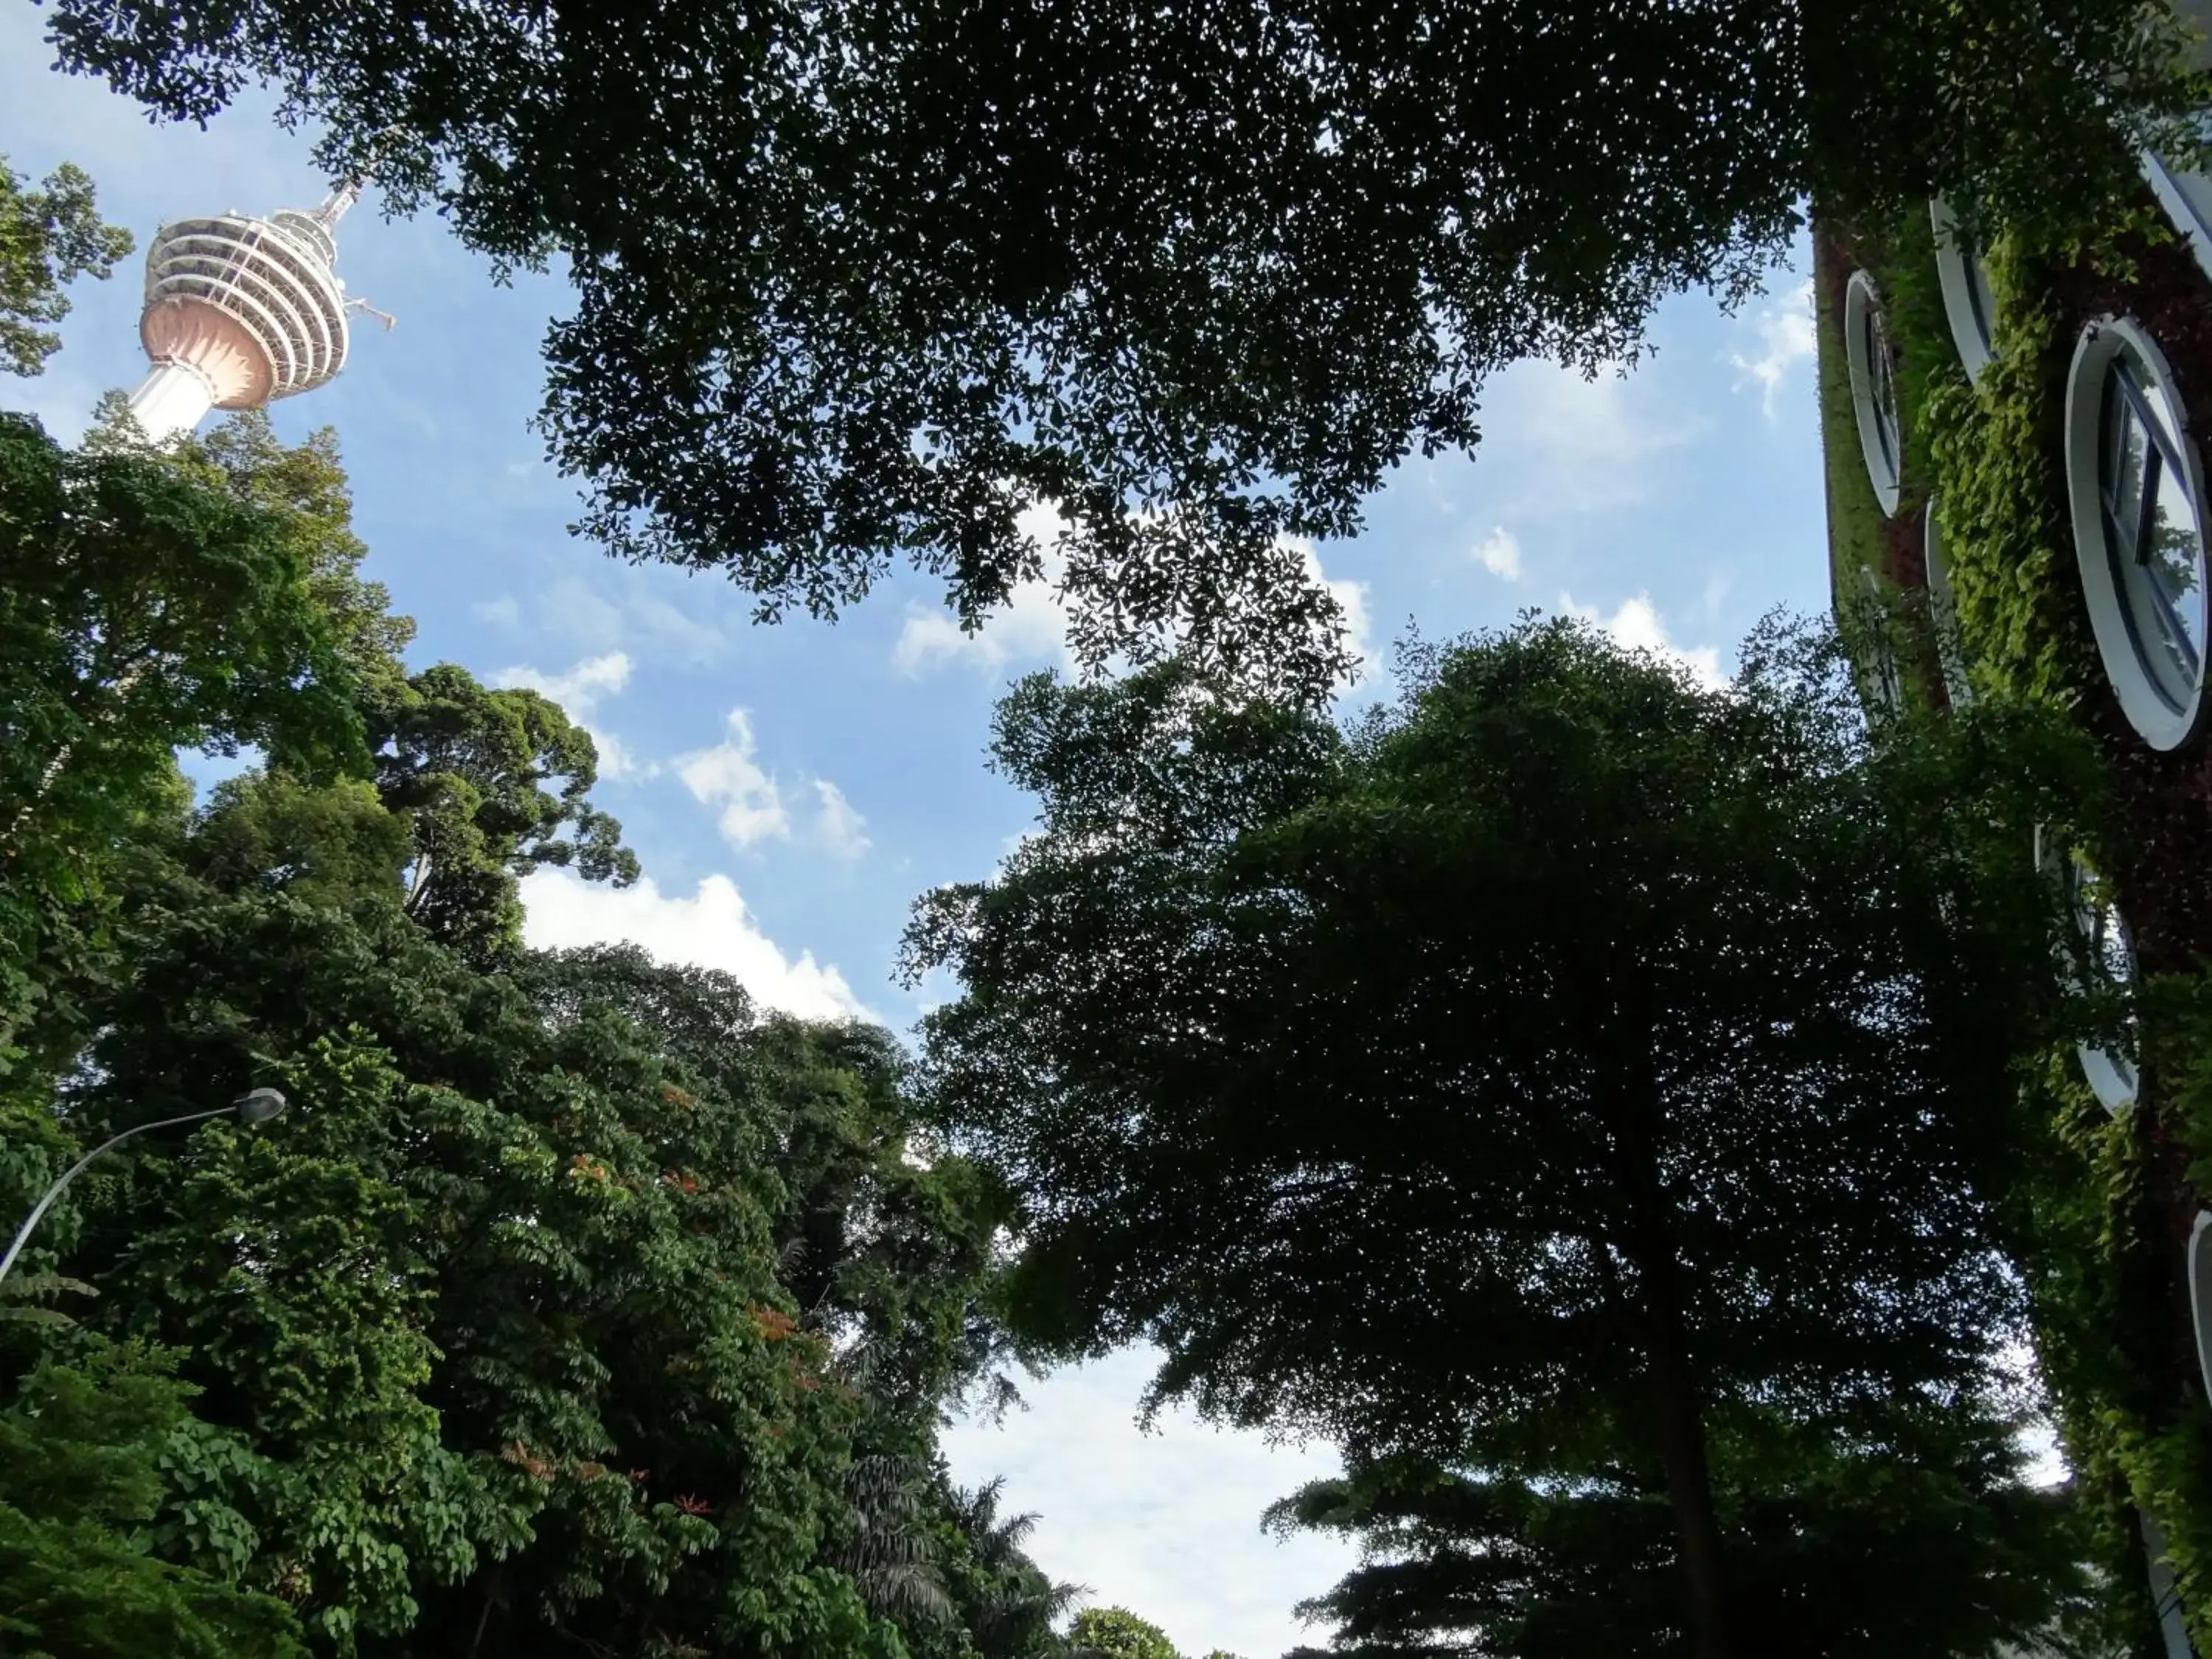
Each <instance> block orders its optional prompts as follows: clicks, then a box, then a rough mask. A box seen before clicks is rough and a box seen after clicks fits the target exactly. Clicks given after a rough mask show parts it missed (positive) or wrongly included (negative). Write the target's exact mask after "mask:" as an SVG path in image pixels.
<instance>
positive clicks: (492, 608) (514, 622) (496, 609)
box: [469, 593, 522, 632]
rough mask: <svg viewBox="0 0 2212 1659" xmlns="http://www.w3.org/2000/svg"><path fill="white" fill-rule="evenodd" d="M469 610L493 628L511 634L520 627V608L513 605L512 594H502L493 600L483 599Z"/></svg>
mask: <svg viewBox="0 0 2212 1659" xmlns="http://www.w3.org/2000/svg"><path fill="white" fill-rule="evenodd" d="M469 608H470V609H471V610H472V611H475V612H476V613H477V616H479V617H482V618H483V620H484V621H486V622H488V623H490V624H491V625H492V626H493V627H494V628H502V629H507V630H508V631H509V632H512V631H513V629H518V628H520V627H521V626H522V607H521V606H520V605H518V604H516V603H515V599H514V595H513V594H512V593H502V594H501V595H500V596H499V597H498V598H497V599H485V600H483V601H481V602H480V603H478V604H477V605H471V606H470V607H469Z"/></svg>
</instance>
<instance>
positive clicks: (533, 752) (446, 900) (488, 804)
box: [365, 663, 638, 959]
mask: <svg viewBox="0 0 2212 1659" xmlns="http://www.w3.org/2000/svg"><path fill="white" fill-rule="evenodd" d="M365 712H366V713H367V715H368V743H369V748H370V750H371V751H372V753H373V754H374V758H375V775H376V784H377V787H378V789H379V791H380V793H382V795H383V797H384V799H385V801H386V804H387V805H390V806H391V807H392V808H393V809H394V810H395V811H404V812H405V813H407V814H408V815H409V817H410V818H411V820H412V823H413V829H414V841H415V858H414V861H413V863H412V865H411V866H410V868H409V870H408V872H407V911H408V914H409V915H410V916H412V917H413V918H414V919H415V920H416V921H417V922H419V923H420V924H421V925H422V927H424V928H426V929H427V930H428V931H429V932H430V933H432V934H433V935H434V936H435V937H437V938H438V939H442V940H443V941H444V942H445V943H447V944H448V945H453V947H454V948H456V949H458V950H461V951H465V952H467V953H469V954H471V956H473V957H477V958H478V959H485V958H488V957H489V956H490V955H491V954H494V953H495V952H497V951H501V950H505V949H511V948H512V947H513V946H514V945H517V944H518V943H519V942H520V939H521V929H522V911H521V907H520V901H519V900H518V899H517V898H516V897H515V896H514V881H515V878H517V877H520V876H522V875H526V874H527V873H528V872H531V871H532V870H534V869H538V868H542V867H544V866H555V867H556V868H563V869H565V868H568V867H569V866H574V868H575V869H576V871H577V872H578V873H579V874H580V875H581V876H582V877H583V878H585V879H586V881H605V880H608V879H610V878H611V879H612V880H613V882H614V884H616V885H617V886H626V885H628V884H629V883H631V882H633V881H635V880H636V879H637V872H638V866H637V855H636V854H634V853H632V852H631V851H630V850H629V848H626V847H624V846H623V844H622V825H621V824H620V823H617V822H616V821H615V820H614V819H613V818H611V817H609V816H608V815H607V814H606V813H605V812H603V811H599V808H598V807H596V806H594V805H592V803H591V801H590V799H589V796H590V793H591V789H592V785H593V784H594V783H596V782H597V781H599V756H598V753H597V751H596V750H594V749H593V748H592V738H591V734H590V733H589V732H586V731H585V730H584V729H583V728H582V727H581V726H576V725H574V724H573V723H572V722H571V721H570V720H569V719H568V716H567V715H566V714H562V712H561V709H560V708H559V706H558V705H556V704H555V703H554V702H550V700H548V699H547V698H545V697H544V696H540V695H539V694H538V693H537V692H535V691H524V690H513V691H495V690H489V688H487V687H484V686H482V685H479V684H477V682H476V680H475V678H473V677H472V676H471V675H470V674H469V672H468V671H466V670H465V669H462V668H457V667H455V666H453V665H452V664H450V663H446V664H441V665H439V666H437V667H435V668H432V669H428V670H426V671H423V672H422V673H420V674H416V675H413V676H411V677H410V678H408V679H406V680H405V681H404V682H389V683H387V684H384V685H382V686H380V687H378V688H377V689H376V691H375V692H374V693H373V694H372V695H371V696H369V697H368V699H367V708H366V711H365ZM549 784H557V785H558V786H559V787H558V789H557V791H556V790H555V789H550V788H548V787H545V786H547V785H549Z"/></svg>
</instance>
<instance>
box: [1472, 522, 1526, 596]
mask: <svg viewBox="0 0 2212 1659" xmlns="http://www.w3.org/2000/svg"><path fill="white" fill-rule="evenodd" d="M1474 559H1475V562H1476V563H1478V564H1480V566H1481V567H1482V568H1484V569H1485V570H1487V571H1488V572H1489V573H1490V574H1492V575H1493V576H1502V577H1504V579H1505V580H1507V581H1509V582H1517V581H1519V580H1521V538H1519V537H1518V536H1516V535H1515V534H1514V533H1513V532H1511V531H1510V530H1508V529H1507V528H1506V527H1505V526H1504V525H1499V526H1498V527H1497V528H1496V529H1494V530H1492V532H1490V533H1489V534H1488V535H1487V536H1485V537H1484V538H1482V539H1481V540H1480V542H1478V543H1477V544H1475V547H1474Z"/></svg>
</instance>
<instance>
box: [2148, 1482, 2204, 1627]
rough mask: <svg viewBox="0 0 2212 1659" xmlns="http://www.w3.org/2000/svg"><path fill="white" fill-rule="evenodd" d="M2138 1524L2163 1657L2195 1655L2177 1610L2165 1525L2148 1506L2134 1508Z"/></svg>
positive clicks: (2178, 1596)
mask: <svg viewBox="0 0 2212 1659" xmlns="http://www.w3.org/2000/svg"><path fill="white" fill-rule="evenodd" d="M2136 1522H2137V1523H2138V1524H2139V1525H2140V1526H2141V1527H2142V1541H2143V1559H2144V1561H2145V1562H2146V1563H2147V1564H2148V1566H2149V1568H2150V1601H2151V1607H2152V1609H2153V1611H2154V1613H2156V1614H2157V1616H2158V1633H2159V1638H2160V1640H2161V1641H2162V1642H2164V1643H2165V1644H2166V1659H2197V1650H2196V1649H2195V1648H2193V1647H2191V1645H2190V1642H2189V1627H2188V1625H2187V1623H2186V1622H2185V1620H2184V1619H2183V1617H2182V1613H2181V1590H2180V1587H2179V1585H2178V1584H2176V1583H2174V1577H2173V1563H2172V1560H2171V1559H2168V1558H2167V1556H2166V1528H2163V1527H2161V1526H2160V1525H2159V1524H2158V1522H2157V1521H2156V1520H2155V1519H2154V1517H2153V1516H2152V1515H2151V1512H2150V1511H2149V1510H2142V1509H2139V1510H2136Z"/></svg>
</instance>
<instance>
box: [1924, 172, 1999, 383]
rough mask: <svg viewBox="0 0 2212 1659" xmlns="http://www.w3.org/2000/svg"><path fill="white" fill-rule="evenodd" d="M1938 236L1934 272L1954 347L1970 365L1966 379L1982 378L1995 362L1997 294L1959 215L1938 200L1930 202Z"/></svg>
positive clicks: (1930, 211)
mask: <svg viewBox="0 0 2212 1659" xmlns="http://www.w3.org/2000/svg"><path fill="white" fill-rule="evenodd" d="M1928 220H1929V224H1930V225H1931V226H1932V227H1933V228H1934V229H1935V232H1936V276H1938V277H1939V278H1940V279H1941V280H1942V284H1943V315H1944V317H1945V319H1947V320H1948V322H1949V323H1950V325H1951V343H1952V344H1953V346H1954V347H1955V348H1957V349H1958V353H1959V361H1960V362H1961V363H1963V364H1964V365H1965V366H1966V378H1967V379H1968V380H1977V381H1978V380H1980V379H1981V378H1982V371H1983V370H1984V369H1985V368H1988V367H1989V366H1990V364H1991V363H1993V362H1996V355H1997V346H1996V339H1997V332H1996V330H1997V307H1996V295H1995V294H1994V293H1993V292H1991V290H1990V278H1989V272H1988V270H1987V269H1986V268H1985V267H1984V265H1983V264H1982V258H1981V254H1980V252H1979V251H1978V249H1976V248H1975V247H1974V246H1973V245H1972V243H1970V242H1969V241H1968V240H1966V233H1965V232H1964V231H1962V230H1961V229H1960V228H1959V216H1958V215H1957V214H1956V213H1954V211H1953V210H1952V208H1951V204H1949V203H1948V202H1947V201H1945V200H1944V199H1943V198H1942V197H1940V196H1938V197H1934V198H1932V199H1931V200H1930V201H1929V204H1928Z"/></svg>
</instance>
